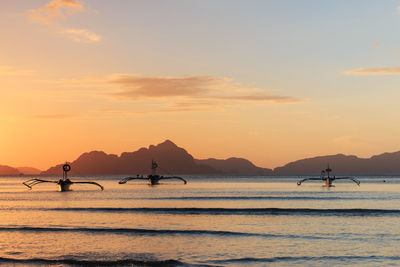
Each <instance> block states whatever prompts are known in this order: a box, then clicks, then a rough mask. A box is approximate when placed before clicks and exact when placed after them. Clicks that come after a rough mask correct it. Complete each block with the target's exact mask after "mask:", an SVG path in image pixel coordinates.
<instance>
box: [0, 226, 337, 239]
mask: <svg viewBox="0 0 400 267" xmlns="http://www.w3.org/2000/svg"><path fill="white" fill-rule="evenodd" d="M3 231H4V232H81V233H96V234H123V235H214V236H227V237H229V236H235V237H236V236H239V237H263V238H298V239H332V237H323V236H303V235H281V234H261V233H245V232H233V231H217V230H180V229H176V230H169V229H168V230H164V229H142V228H86V227H75V228H71V227H26V226H19V227H18V226H17V227H0V232H3Z"/></svg>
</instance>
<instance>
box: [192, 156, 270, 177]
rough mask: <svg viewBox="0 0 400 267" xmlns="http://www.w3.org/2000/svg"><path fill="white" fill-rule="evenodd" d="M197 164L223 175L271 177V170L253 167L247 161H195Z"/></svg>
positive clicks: (239, 159) (237, 159)
mask: <svg viewBox="0 0 400 267" xmlns="http://www.w3.org/2000/svg"><path fill="white" fill-rule="evenodd" d="M196 162H197V163H198V164H202V165H207V166H210V167H212V168H214V169H216V170H218V171H220V172H222V173H224V174H259V175H271V174H272V170H271V169H266V168H260V167H257V166H255V165H254V164H253V163H251V162H250V161H248V160H247V159H242V158H229V159H225V160H223V159H213V158H211V159H196Z"/></svg>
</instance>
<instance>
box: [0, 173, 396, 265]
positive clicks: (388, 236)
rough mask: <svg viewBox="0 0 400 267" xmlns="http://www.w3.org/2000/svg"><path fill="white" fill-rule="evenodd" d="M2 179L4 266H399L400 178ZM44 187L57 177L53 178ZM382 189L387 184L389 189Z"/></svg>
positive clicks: (1, 260) (0, 232)
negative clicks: (66, 183) (29, 184)
mask: <svg viewBox="0 0 400 267" xmlns="http://www.w3.org/2000/svg"><path fill="white" fill-rule="evenodd" d="M29 178H30V177H0V264H3V265H10V264H16V265H19V266H20V265H26V266H32V265H57V266H71V265H94V266H99V265H105V266H106V265H118V266H132V265H133V266H136V265H137V266H187V265H188V266H191V265H194V266H196V265H200V266H204V265H207V266H249V265H252V266H265V265H268V266H275V265H291V266H293V265H299V266H310V265H312V266H323V265H324V266H326V265H330V266H332V265H340V266H343V265H349V266H350V265H351V266H354V265H357V266H360V265H363V266H377V265H400V256H398V249H397V248H398V247H400V237H399V236H398V233H399V232H400V178H397V177H364V178H360V180H361V186H360V187H358V186H357V185H355V184H354V183H351V182H340V183H339V182H338V183H336V186H335V187H332V188H326V187H322V186H321V183H307V184H304V185H302V186H300V187H298V186H297V185H296V181H297V178H296V179H295V178H276V177H274V178H271V177H251V176H249V177H207V176H188V177H185V178H187V180H188V184H187V185H183V184H182V183H180V182H172V181H171V182H165V183H163V184H160V185H158V186H152V187H151V186H148V185H147V184H144V183H141V182H128V183H127V184H124V185H120V184H118V183H117V181H118V180H119V178H121V177H120V176H113V177H111V176H102V177H85V178H82V177H72V178H71V179H74V180H81V179H84V180H88V179H89V180H93V181H97V182H99V183H101V184H102V185H103V186H104V187H105V190H104V191H99V190H97V188H96V187H94V186H91V185H73V189H74V191H71V192H57V187H56V185H54V184H40V185H37V186H35V187H34V189H33V190H27V189H26V188H25V187H24V186H23V185H22V181H24V180H27V179H29ZM46 179H57V178H56V177H46ZM384 181H385V182H384Z"/></svg>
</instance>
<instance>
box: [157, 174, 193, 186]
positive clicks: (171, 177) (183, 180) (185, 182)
mask: <svg viewBox="0 0 400 267" xmlns="http://www.w3.org/2000/svg"><path fill="white" fill-rule="evenodd" d="M162 179H178V180H181V181H182V182H183V184H187V181H186V180H185V179H183V178H182V177H178V176H167V177H163V176H161V177H160V180H162Z"/></svg>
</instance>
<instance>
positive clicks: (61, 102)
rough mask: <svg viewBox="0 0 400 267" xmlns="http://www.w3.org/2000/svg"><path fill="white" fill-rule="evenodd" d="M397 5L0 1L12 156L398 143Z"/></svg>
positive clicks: (2, 135) (1, 72) (360, 151)
mask: <svg viewBox="0 0 400 267" xmlns="http://www.w3.org/2000/svg"><path fill="white" fill-rule="evenodd" d="M399 6H400V2H398V1H385V2H382V1H351V2H348V1H305V2H304V1H252V2H251V4H249V3H248V2H247V1H231V0H229V1H225V0H222V1H178V0H176V1H175V0H171V1H117V2H115V1H107V0H96V1H94V0H85V1H81V0H51V1H50V0H30V1H21V0H17V1H11V0H10V1H2V2H1V4H0V7H1V8H0V25H1V26H0V35H1V36H2V38H1V42H0V51H1V52H0V58H1V61H0V165H10V166H15V167H17V166H33V167H37V168H40V169H42V170H44V169H47V168H49V167H50V166H53V165H56V164H58V163H60V162H64V161H66V160H70V161H72V160H75V159H76V158H77V157H78V156H79V155H80V154H82V153H83V152H87V151H91V150H101V151H105V152H106V153H114V154H120V153H122V152H124V151H135V150H137V149H139V148H140V147H143V146H146V147H147V146H148V145H150V144H158V143H161V142H163V141H164V140H166V139H169V140H172V141H173V142H174V143H176V144H177V145H178V146H180V147H183V148H185V149H187V150H188V152H189V153H191V154H192V155H193V156H194V157H195V158H199V159H202V158H209V157H214V158H228V157H233V156H235V157H243V158H246V159H249V160H250V161H252V162H253V163H254V164H256V165H258V166H261V167H266V168H274V167H277V166H281V165H283V164H285V163H287V162H290V161H292V160H296V159H300V158H304V157H313V156H317V155H327V154H336V153H344V154H351V155H357V156H359V157H370V156H371V155H374V154H379V153H383V152H391V151H398V150H400V119H399V116H397V114H398V113H399V109H400V108H399V105H398V99H400V91H399V84H400V63H399V61H400V52H399V51H400V37H398V35H397V34H396V32H395V31H394V29H397V28H398V26H400V13H399V11H398V10H399Z"/></svg>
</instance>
